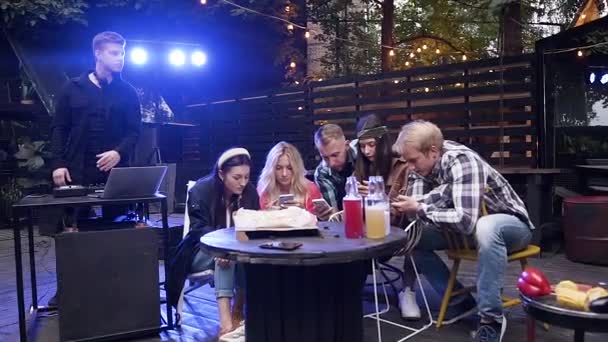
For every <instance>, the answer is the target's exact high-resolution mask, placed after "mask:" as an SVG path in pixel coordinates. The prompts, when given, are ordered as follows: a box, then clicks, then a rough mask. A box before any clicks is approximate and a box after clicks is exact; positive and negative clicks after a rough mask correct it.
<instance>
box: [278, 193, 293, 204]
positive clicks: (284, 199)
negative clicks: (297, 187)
mask: <svg viewBox="0 0 608 342" xmlns="http://www.w3.org/2000/svg"><path fill="white" fill-rule="evenodd" d="M294 199H295V196H294V194H285V195H279V205H283V204H285V203H289V202H293V201H294Z"/></svg>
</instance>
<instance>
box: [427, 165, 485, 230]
mask: <svg viewBox="0 0 608 342" xmlns="http://www.w3.org/2000/svg"><path fill="white" fill-rule="evenodd" d="M485 183H486V174H485V170H484V168H483V165H482V164H481V163H479V161H478V160H476V159H475V158H474V157H472V156H469V155H466V154H462V155H460V156H458V157H457V158H456V159H454V160H453V161H452V163H451V165H450V166H449V167H448V174H447V179H446V184H445V185H444V186H441V187H438V188H436V189H434V190H433V191H432V192H431V193H429V194H427V196H426V197H425V198H424V201H422V202H420V204H419V206H418V210H417V211H416V216H417V218H418V219H420V220H422V221H426V222H430V223H432V224H433V225H435V226H440V227H446V228H448V229H452V230H456V231H460V232H462V233H464V234H471V233H473V232H474V231H475V225H476V224H477V220H478V219H479V216H480V214H481V203H482V200H483V195H484V191H485ZM450 192H451V197H449V195H448V194H449V193H450ZM450 200H451V201H450ZM448 202H451V203H450V205H449V206H447V203H448Z"/></svg>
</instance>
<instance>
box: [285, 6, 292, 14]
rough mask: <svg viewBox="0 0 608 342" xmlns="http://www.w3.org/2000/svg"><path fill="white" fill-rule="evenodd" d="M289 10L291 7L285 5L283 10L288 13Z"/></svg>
mask: <svg viewBox="0 0 608 342" xmlns="http://www.w3.org/2000/svg"><path fill="white" fill-rule="evenodd" d="M290 10H291V7H289V5H287V6H285V12H287V13H289V11H290Z"/></svg>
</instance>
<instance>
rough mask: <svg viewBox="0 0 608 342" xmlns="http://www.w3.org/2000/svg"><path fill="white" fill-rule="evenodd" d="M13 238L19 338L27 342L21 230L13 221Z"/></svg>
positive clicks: (15, 220)
mask: <svg viewBox="0 0 608 342" xmlns="http://www.w3.org/2000/svg"><path fill="white" fill-rule="evenodd" d="M13 238H14V243H15V246H14V247H15V272H16V278H17V306H18V311H19V336H20V337H21V342H24V341H27V331H26V328H25V323H26V322H25V308H24V307H25V298H24V292H25V289H24V288H23V260H22V258H21V229H20V227H19V221H18V220H17V219H13Z"/></svg>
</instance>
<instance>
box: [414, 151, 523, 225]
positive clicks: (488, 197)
mask: <svg viewBox="0 0 608 342" xmlns="http://www.w3.org/2000/svg"><path fill="white" fill-rule="evenodd" d="M407 194H408V196H411V197H413V198H415V199H416V200H417V201H418V202H419V203H420V206H419V208H418V211H417V212H416V214H415V217H414V215H410V217H409V218H410V219H418V220H420V221H421V222H423V223H427V224H431V225H434V226H437V227H445V228H447V229H450V230H455V231H458V232H461V233H464V234H467V235H468V234H473V233H474V232H475V225H476V224H477V220H478V219H479V218H480V217H481V208H482V201H483V202H484V203H485V207H486V210H487V212H488V214H498V213H503V214H510V215H514V216H516V217H518V218H519V219H520V220H522V221H523V222H525V223H527V224H528V226H529V227H530V229H534V225H533V224H532V222H531V221H530V218H529V217H528V212H527V211H526V208H525V206H524V203H523V201H522V200H521V199H520V198H519V196H518V195H517V194H516V193H515V191H514V190H513V188H512V187H511V185H510V184H509V183H508V182H507V180H506V179H505V178H504V177H503V176H502V175H501V174H500V173H499V172H498V171H496V170H495V169H494V168H492V167H491V166H490V165H489V164H488V163H486V162H485V161H484V160H483V159H482V158H481V157H480V156H479V155H478V154H477V153H475V152H474V151H472V150H471V149H469V148H468V147H466V146H464V145H461V144H458V143H456V142H453V141H448V140H446V141H445V142H444V144H443V151H442V155H441V159H440V160H439V161H438V162H437V163H436V164H435V167H434V168H433V170H432V171H431V174H430V175H429V176H428V177H422V176H420V175H419V174H417V173H415V172H411V173H410V176H409V180H408V187H407Z"/></svg>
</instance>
